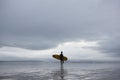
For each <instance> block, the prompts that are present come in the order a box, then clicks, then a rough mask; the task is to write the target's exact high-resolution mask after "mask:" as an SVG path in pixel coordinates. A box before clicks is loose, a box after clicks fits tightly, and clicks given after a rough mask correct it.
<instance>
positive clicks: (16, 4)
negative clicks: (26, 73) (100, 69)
mask: <svg viewBox="0 0 120 80" xmlns="http://www.w3.org/2000/svg"><path fill="white" fill-rule="evenodd" d="M60 51H63V52H64V55H66V56H67V57H68V58H69V59H70V60H120V59H119V58H120V0H0V60H43V59H51V60H52V57H51V56H52V54H60Z"/></svg>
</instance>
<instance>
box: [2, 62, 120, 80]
mask: <svg viewBox="0 0 120 80" xmlns="http://www.w3.org/2000/svg"><path fill="white" fill-rule="evenodd" d="M119 66H120V63H114V62H112V63H107V62H105V63H97V62H85V63H84V62H82V63H81V62H68V63H67V62H66V63H65V64H64V70H63V73H62V74H61V69H60V64H59V62H35V61H19V62H18V61H12V62H11V61H9V62H0V80H119V79H120V67H119Z"/></svg>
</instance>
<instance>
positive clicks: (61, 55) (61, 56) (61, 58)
mask: <svg viewBox="0 0 120 80" xmlns="http://www.w3.org/2000/svg"><path fill="white" fill-rule="evenodd" d="M60 60H61V61H62V62H63V63H64V60H63V52H62V51H61V54H60Z"/></svg>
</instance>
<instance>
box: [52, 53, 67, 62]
mask: <svg viewBox="0 0 120 80" xmlns="http://www.w3.org/2000/svg"><path fill="white" fill-rule="evenodd" d="M52 56H53V58H55V59H58V60H60V55H58V54H54V55H52ZM63 60H64V61H67V60H68V58H67V57H66V56H63Z"/></svg>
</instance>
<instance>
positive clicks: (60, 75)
mask: <svg viewBox="0 0 120 80" xmlns="http://www.w3.org/2000/svg"><path fill="white" fill-rule="evenodd" d="M66 75H67V70H64V69H60V70H56V71H53V80H65V79H64V77H65V76H66Z"/></svg>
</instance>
